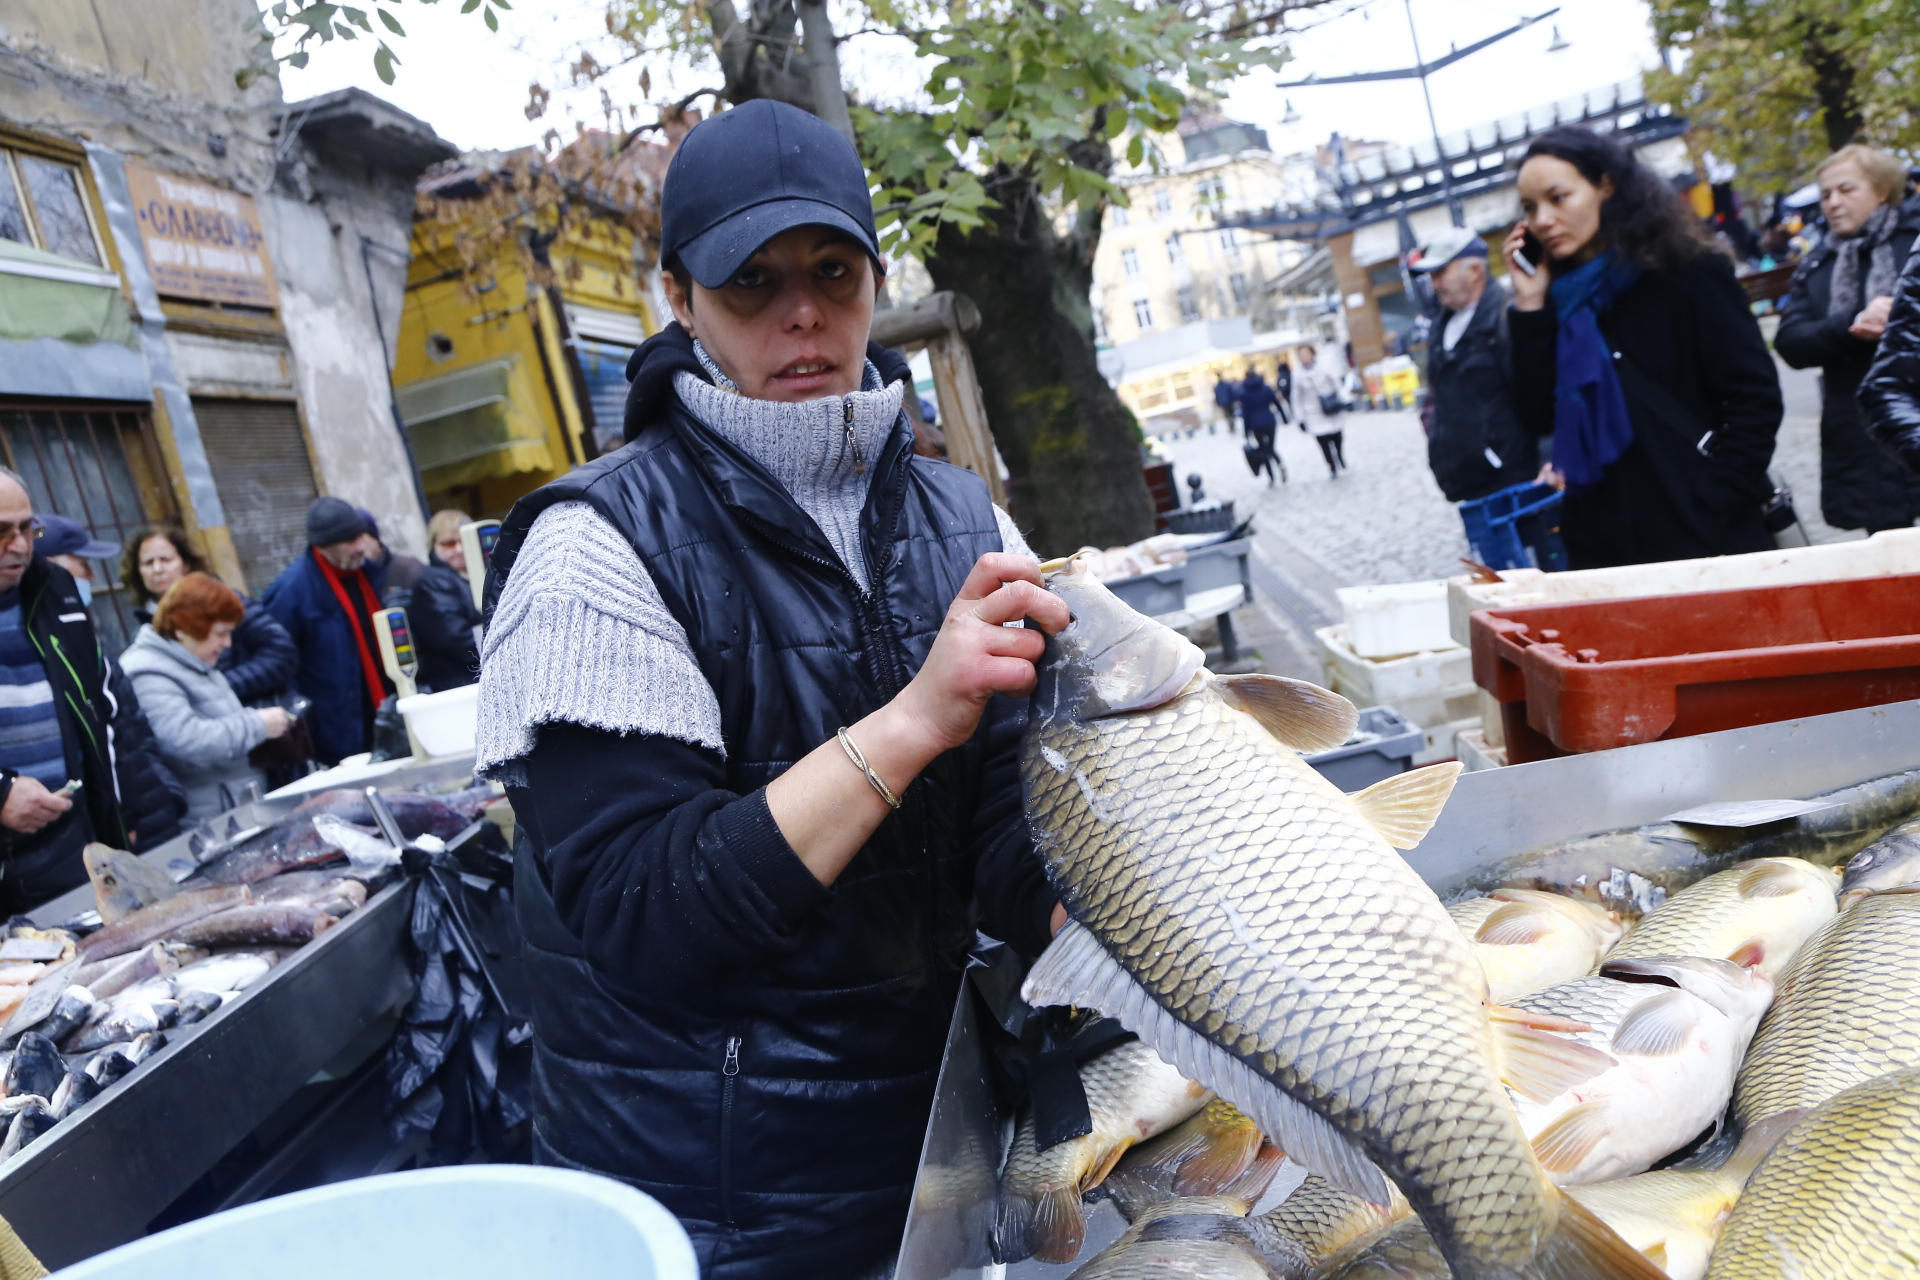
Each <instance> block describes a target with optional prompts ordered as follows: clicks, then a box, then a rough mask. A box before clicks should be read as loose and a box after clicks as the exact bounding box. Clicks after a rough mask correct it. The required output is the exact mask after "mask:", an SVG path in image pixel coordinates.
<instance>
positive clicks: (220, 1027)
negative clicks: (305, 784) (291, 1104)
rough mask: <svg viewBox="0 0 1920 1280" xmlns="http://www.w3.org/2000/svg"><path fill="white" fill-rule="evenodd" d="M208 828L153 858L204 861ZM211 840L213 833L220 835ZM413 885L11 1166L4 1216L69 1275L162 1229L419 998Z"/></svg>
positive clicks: (185, 1037) (349, 921)
mask: <svg viewBox="0 0 1920 1280" xmlns="http://www.w3.org/2000/svg"><path fill="white" fill-rule="evenodd" d="M471 772H472V764H471V762H470V761H469V762H464V763H463V762H459V761H452V762H442V763H437V764H433V765H427V766H422V767H418V768H408V769H400V770H396V771H394V772H392V773H389V774H385V775H383V776H381V777H380V778H379V779H378V780H377V784H376V785H378V786H379V787H380V789H381V790H382V791H395V790H406V789H408V788H410V787H417V786H423V785H434V784H443V783H447V782H453V781H457V780H458V779H460V778H461V777H463V776H467V775H469V774H471ZM308 798H310V797H306V796H294V797H286V798H283V799H278V800H261V801H256V802H255V803H253V804H250V805H245V806H242V807H241V808H240V809H238V810H235V811H234V812H233V813H231V814H227V815H222V816H221V817H220V818H218V819H216V820H215V822H214V823H213V824H209V825H211V826H216V827H217V828H218V829H220V830H226V829H228V824H229V822H230V821H231V822H232V823H233V824H235V826H236V827H237V828H240V829H244V828H245V827H248V826H253V825H260V824H265V823H268V822H272V821H273V820H275V819H277V818H279V817H281V816H282V815H284V814H286V813H288V812H290V811H291V810H293V809H294V808H296V807H297V806H298V805H299V803H300V802H301V801H302V800H305V799H308ZM195 834H196V833H194V832H188V833H185V834H183V835H181V836H179V837H177V838H175V839H173V840H169V841H168V842H167V843H166V844H163V845H161V846H159V847H158V848H156V849H154V850H153V851H151V852H150V853H147V854H145V855H143V857H144V860H145V861H147V862H150V863H153V864H155V865H158V866H161V867H165V866H168V865H169V864H174V865H177V864H178V862H179V860H180V859H182V858H186V857H188V856H189V853H188V851H189V846H190V842H191V841H192V839H193V837H194V835H195ZM198 834H201V835H202V838H203V839H204V838H205V834H206V829H205V828H203V829H202V831H201V832H200V833H198ZM412 902H413V885H412V883H411V882H410V881H404V880H403V881H401V882H400V883H398V884H393V885H389V886H388V887H386V888H385V889H382V890H381V891H380V892H379V893H377V894H375V895H374V896H373V897H372V898H370V899H368V901H367V903H366V905H365V906H363V907H361V908H360V909H359V910H358V911H355V912H353V913H352V914H351V915H349V916H347V917H346V918H345V919H343V920H342V921H341V922H340V923H339V924H338V925H336V926H334V927H333V928H331V929H329V930H327V931H326V932H325V933H323V934H322V935H321V936H320V937H319V938H317V939H315V940H314V941H313V942H310V943H308V944H307V945H306V946H304V947H302V948H301V949H300V950H299V951H297V952H295V953H294V954H293V955H291V956H289V957H288V958H287V959H286V960H284V961H282V962H281V963H279V964H277V965H275V966H274V967H273V968H272V969H270V970H268V972H267V974H266V976H265V977H263V978H261V979H260V980H259V981H258V982H256V983H254V984H253V985H252V986H250V987H248V988H247V989H246V990H245V991H244V992H242V993H241V994H240V996H239V998H237V999H234V1000H231V1001H228V1002H227V1004H226V1005H225V1006H224V1007H222V1008H221V1009H219V1010H218V1011H216V1012H214V1013H213V1014H211V1015H210V1016H208V1017H207V1018H206V1019H204V1020H203V1021H201V1022H198V1023H195V1024H194V1025H193V1026H190V1027H183V1028H180V1029H177V1030H173V1031H169V1032H168V1039H167V1045H166V1047H165V1048H164V1049H162V1050H161V1051H160V1052H159V1053H157V1054H155V1055H154V1056H153V1057H152V1058H150V1059H148V1060H147V1061H146V1062H144V1063H142V1064H141V1065H140V1066H139V1068H137V1069H136V1070H135V1071H134V1072H133V1073H132V1074H130V1075H128V1076H127V1077H126V1078H125V1079H123V1080H121V1081H119V1082H118V1083H116V1084H115V1085H114V1086H113V1087H111V1088H109V1089H107V1090H106V1091H105V1092H104V1093H102V1094H101V1095H100V1096H99V1097H97V1098H95V1099H94V1100H93V1101H91V1102H89V1103H88V1104H87V1105H85V1106H84V1107H81V1108H80V1109H79V1110H78V1111H75V1112H74V1113H73V1114H72V1115H70V1116H68V1117H67V1118H66V1119H65V1120H63V1121H61V1122H60V1123H59V1124H58V1125H56V1126H55V1127H54V1128H53V1129H52V1130H51V1131H50V1132H48V1133H47V1134H46V1135H45V1136H43V1137H42V1138H41V1139H40V1140H39V1141H38V1142H35V1143H34V1144H33V1145H32V1146H30V1147H28V1148H27V1149H26V1151H25V1152H24V1153H22V1154H21V1155H19V1156H17V1157H15V1158H14V1159H13V1160H11V1161H9V1162H8V1163H7V1164H6V1165H5V1166H4V1168H0V1218H5V1219H6V1220H7V1222H8V1223H10V1224H11V1225H12V1226H13V1228H14V1230H15V1231H17V1232H19V1234H20V1237H21V1239H22V1240H24V1241H25V1242H26V1244H27V1246H28V1247H29V1248H30V1249H32V1250H33V1252H34V1254H35V1255H36V1256H37V1257H38V1258H39V1259H40V1260H41V1261H42V1262H43V1263H45V1264H46V1265H47V1266H49V1267H51V1268H55V1269H58V1268H60V1267H64V1266H68V1265H71V1264H72V1263H75V1262H78V1261H80V1260H81V1259H83V1258H88V1257H91V1256H93V1255H94V1254H97V1253H101V1252H104V1251H105V1250H107V1249H111V1248H113V1247H115V1246H116V1245H121V1244H125V1243H126V1242H127V1241H129V1240H135V1239H138V1238H139V1237H141V1236H143V1235H145V1234H146V1233H147V1227H148V1224H149V1223H151V1222H152V1221H153V1220H154V1218H155V1217H156V1216H157V1215H159V1214H160V1212H161V1211H162V1210H164V1209H166V1208H167V1206H169V1205H170V1204H172V1203H173V1202H174V1200H175V1199H176V1198H178V1197H179V1196H180V1194H181V1193H182V1192H183V1191H185V1190H187V1189H188V1188H189V1187H191V1186H192V1185H193V1184H194V1183H195V1182H196V1181H197V1180H199V1179H200V1178H201V1177H202V1176H203V1175H205V1174H206V1173H207V1172H208V1170H210V1169H212V1168H213V1167H214V1165H215V1164H216V1163H218V1162H219V1160H220V1158H221V1157H222V1156H224V1155H226V1154H227V1153H228V1152H229V1151H231V1150H233V1149H234V1147H236V1146H237V1145H239V1144H240V1143H241V1142H242V1141H243V1140H245V1139H246V1138H247V1136H248V1135H249V1134H251V1133H253V1131H254V1130H255V1129H256V1128H258V1127H259V1126H260V1124H261V1122H262V1121H264V1120H265V1119H266V1118H267V1117H268V1116H270V1115H271V1114H272V1113H273V1112H274V1111H275V1110H276V1109H277V1108H279V1107H280V1106H281V1105H282V1104H283V1103H285V1102H286V1101H287V1100H288V1099H289V1098H291V1097H292V1096H293V1095H294V1093H295V1092H296V1091H298V1090H299V1089H300V1087H301V1086H302V1085H304V1084H306V1083H307V1082H308V1081H309V1080H311V1079H313V1077H314V1076H315V1074H316V1073H317V1072H319V1071H320V1070H321V1069H322V1068H323V1067H325V1066H326V1065H327V1064H328V1063H330V1062H333V1061H334V1060H335V1059H336V1058H337V1057H338V1056H339V1055H340V1054H341V1052H342V1051H343V1050H345V1049H347V1048H348V1047H349V1046H350V1045H352V1044H353V1042H354V1041H355V1040H356V1038H358V1037H360V1036H361V1035H362V1033H364V1032H365V1031H366V1030H367V1029H368V1028H369V1027H370V1026H372V1025H373V1024H374V1023H375V1022H377V1021H378V1020H379V1019H381V1018H382V1017H384V1016H385V1015H387V1014H389V1013H391V1012H392V1011H393V1010H395V1009H397V1008H398V1007H399V1006H400V1005H401V1004H403V1003H404V1002H405V1001H406V1000H407V999H408V998H409V997H411V995H412V994H413V977H412V974H411V972H410V970H409V967H408V964H407V953H406V940H407V931H408V921H409V917H410V915H411V904H412ZM92 905H93V890H92V888H91V886H86V885H83V886H81V887H80V888H78V889H76V890H74V891H73V892H72V893H68V894H65V895H63V896H62V897H59V898H56V899H54V900H53V901H52V902H49V903H47V904H46V905H45V906H43V907H41V908H40V909H39V910H37V911H35V912H33V917H34V919H35V921H36V922H37V923H40V924H43V925H45V924H55V923H58V922H60V921H62V920H68V919H71V918H72V917H73V916H75V915H76V914H78V913H79V912H81V911H84V910H86V909H87V908H89V907H91V906H92Z"/></svg>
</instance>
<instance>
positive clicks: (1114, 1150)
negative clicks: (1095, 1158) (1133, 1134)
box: [1080, 1138, 1133, 1193]
mask: <svg viewBox="0 0 1920 1280" xmlns="http://www.w3.org/2000/svg"><path fill="white" fill-rule="evenodd" d="M1131 1146H1133V1140H1132V1139H1131V1138H1125V1139H1122V1140H1121V1141H1119V1142H1116V1143H1114V1144H1113V1146H1112V1147H1111V1148H1110V1149H1109V1150H1108V1151H1107V1153H1106V1155H1104V1156H1103V1157H1101V1159H1100V1163H1098V1164H1096V1165H1095V1166H1094V1167H1093V1168H1091V1169H1089V1170H1087V1173H1086V1176H1085V1177H1083V1178H1081V1179H1080V1190H1081V1191H1082V1192H1083V1193H1084V1192H1088V1191H1091V1190H1093V1189H1094V1188H1095V1187H1097V1186H1099V1185H1100V1184H1101V1183H1103V1182H1105V1181H1106V1180H1107V1175H1108V1174H1110V1173H1112V1172H1113V1166H1115V1165H1117V1164H1119V1163H1120V1157H1121V1156H1123V1155H1125V1154H1127V1149H1128V1148H1129V1147H1131Z"/></svg>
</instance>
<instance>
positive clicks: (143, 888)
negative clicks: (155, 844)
mask: <svg viewBox="0 0 1920 1280" xmlns="http://www.w3.org/2000/svg"><path fill="white" fill-rule="evenodd" d="M80 862H81V865H83V866H84V867H86V869H87V879H88V880H90V881H92V882H93V901H94V907H95V909H97V910H98V911H99V912H100V919H101V921H102V922H103V923H106V924H112V923H114V922H115V921H117V920H121V919H124V918H125V917H127V916H129V915H132V914H133V913H134V912H136V911H138V910H139V909H140V908H142V907H146V906H151V905H153V904H154V903H156V902H158V901H160V900H161V899H162V898H171V897H172V896H174V895H175V894H177V893H179V892H180V890H179V887H178V886H176V885H175V884H174V883H173V878H172V877H171V876H169V875H167V873H166V872H164V871H162V870H160V869H159V868H158V867H153V866H149V865H147V864H146V863H145V862H142V861H141V860H140V859H139V858H138V857H136V856H134V855H133V854H131V853H128V852H127V851H126V850H125V849H115V848H113V847H112V846H110V845H104V844H101V843H100V842H99V841H97V840H96V841H94V842H93V843H91V844H89V845H88V846H87V847H86V848H85V849H83V850H81V852H80Z"/></svg>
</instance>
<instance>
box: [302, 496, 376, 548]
mask: <svg viewBox="0 0 1920 1280" xmlns="http://www.w3.org/2000/svg"><path fill="white" fill-rule="evenodd" d="M366 532H367V522H366V521H364V520H362V519H361V518H360V513H359V512H358V511H355V510H354V509H353V504H352V503H350V502H348V501H347V500H346V499H344V498H315V499H314V500H313V505H312V506H310V507H308V508H307V545H308V546H310V547H330V546H332V545H334V544H335V543H336V542H352V541H353V540H354V539H355V538H357V537H359V536H360V535H361V534H363V533H366Z"/></svg>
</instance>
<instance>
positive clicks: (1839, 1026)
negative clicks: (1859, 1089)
mask: <svg viewBox="0 0 1920 1280" xmlns="http://www.w3.org/2000/svg"><path fill="white" fill-rule="evenodd" d="M1916 989H1920V892H1907V893H1898V892H1896V893H1880V894H1875V895H1874V896H1872V897H1870V898H1867V899H1866V900H1864V901H1862V902H1860V903H1858V904H1856V905H1855V906H1852V907H1849V908H1848V909H1847V910H1846V911H1843V912H1841V913H1840V915H1839V916H1837V917H1836V918H1834V919H1833V920H1831V921H1829V922H1828V924H1827V925H1826V926H1825V927H1824V928H1823V929H1822V930H1821V931H1820V932H1819V933H1817V934H1815V935H1814V936H1813V937H1812V938H1811V939H1809V940H1808V941H1807V942H1806V943H1805V944H1804V945H1802V946H1801V948H1800V950H1799V951H1798V952H1797V953H1796V954H1795V956H1794V958H1793V963H1792V964H1791V965H1790V966H1789V967H1788V968H1787V972H1786V974H1785V975H1784V976H1783V977H1782V978H1781V981H1780V990H1779V994H1778V995H1777V996H1776V997H1775V998H1774V1002H1773V1008H1771V1009H1769V1010H1768V1011H1767V1016H1766V1018H1765V1019H1764V1020H1763V1021H1762V1022H1761V1023H1760V1030H1759V1031H1758V1032H1757V1033H1756V1034H1755V1035H1754V1037H1753V1047H1752V1048H1751V1049H1749V1050H1748V1051H1747V1060H1746V1064H1745V1065H1744V1066H1743V1067H1742V1068H1741V1069H1740V1079H1739V1082H1738V1083H1737V1084H1736V1085H1735V1086H1734V1094H1733V1113H1734V1115H1735V1116H1737V1117H1738V1118H1739V1119H1740V1120H1741V1121H1742V1122H1743V1123H1745V1124H1749V1125H1750V1124H1752V1123H1753V1122H1755V1121H1757V1120H1763V1119H1765V1118H1766V1117H1767V1116H1770V1115H1774V1114H1775V1113H1777V1112H1781V1111H1785V1110H1788V1109H1790V1108H1795V1107H1817V1106H1819V1105H1820V1104H1821V1103H1823V1102H1825V1101H1826V1100H1827V1099H1828V1098H1831V1097H1832V1096H1833V1095H1834V1094H1836V1093H1839V1092H1840V1091H1841V1090H1842V1089H1845V1088H1847V1087H1849V1086H1850V1085H1856V1084H1860V1083H1862V1082H1864V1081H1867V1080H1871V1079H1873V1078H1874V1077H1876V1076H1881V1075H1885V1074H1886V1073H1887V1072H1889V1071H1895V1070H1898V1069H1900V1068H1903V1067H1911V1066H1916V1065H1920V1028H1916V1027H1915V1025H1914V1021H1913V1017H1912V1003H1913V992H1914V991H1915V990H1916Z"/></svg>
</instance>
